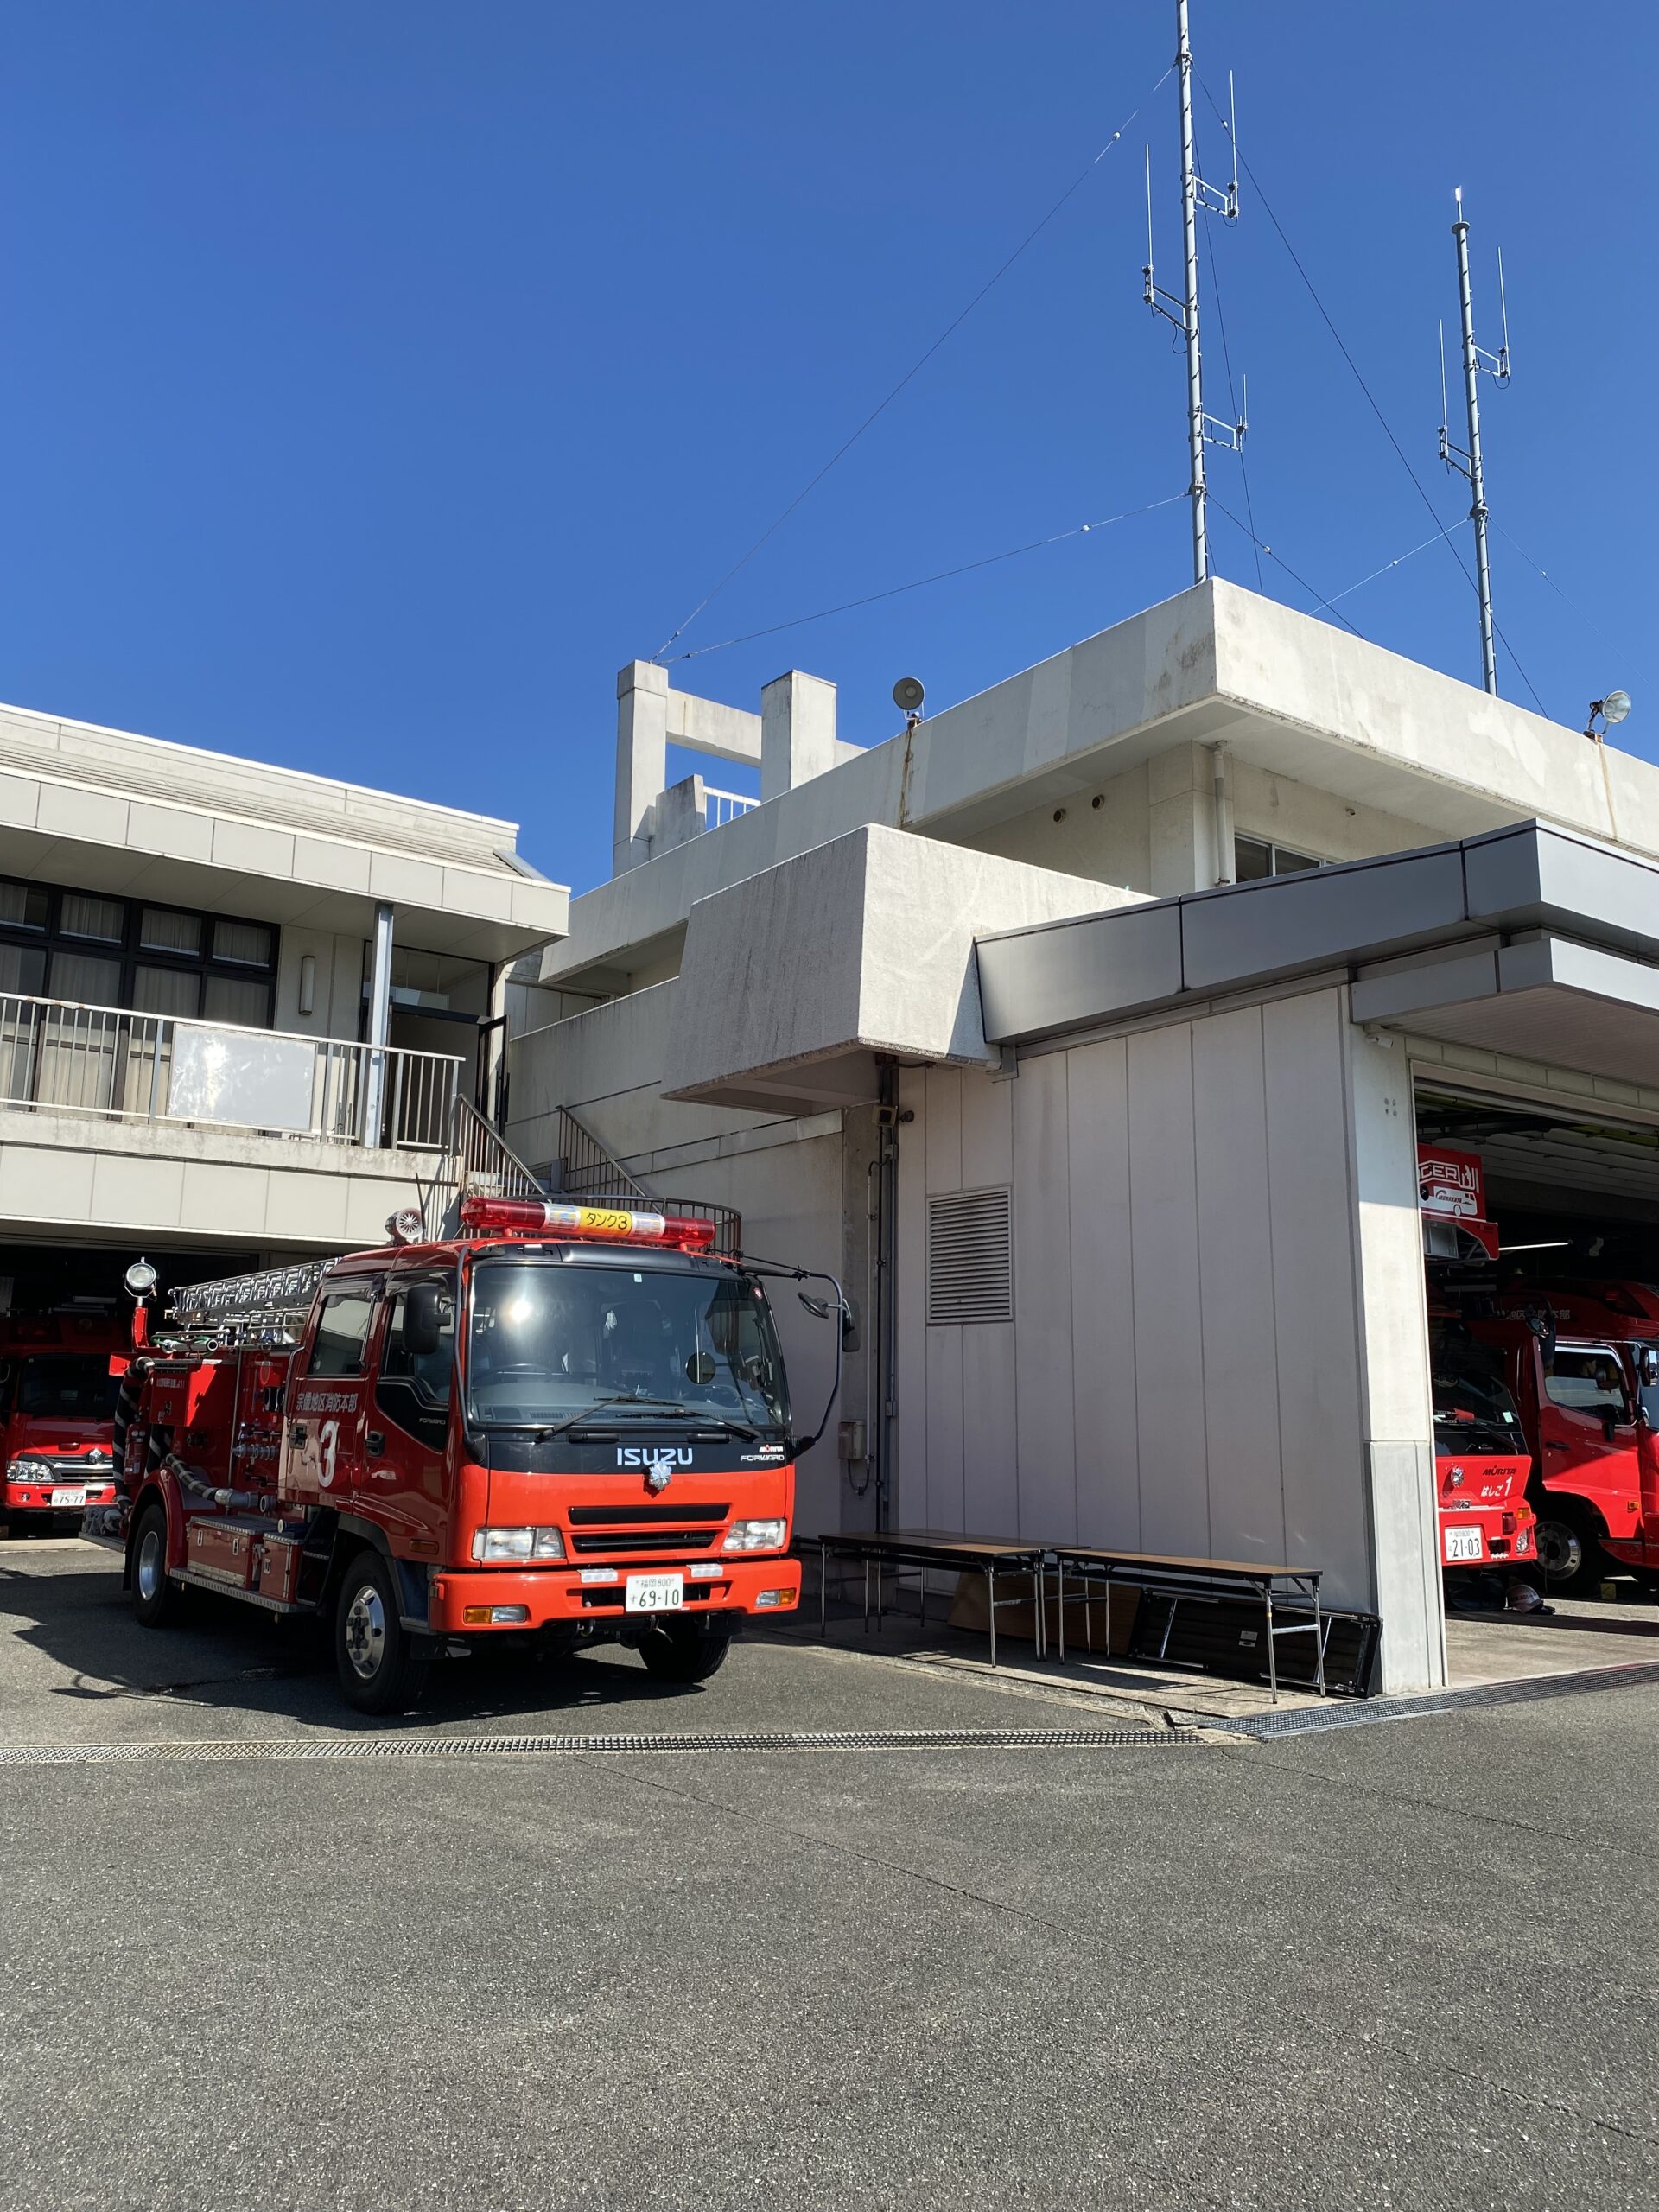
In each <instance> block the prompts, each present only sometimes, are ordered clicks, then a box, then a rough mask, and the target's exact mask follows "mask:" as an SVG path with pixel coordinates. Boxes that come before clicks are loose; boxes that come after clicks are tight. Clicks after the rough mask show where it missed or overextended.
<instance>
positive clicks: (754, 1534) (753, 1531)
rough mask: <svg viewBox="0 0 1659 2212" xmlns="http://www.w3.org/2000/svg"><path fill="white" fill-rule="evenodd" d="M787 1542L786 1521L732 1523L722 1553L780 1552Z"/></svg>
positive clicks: (787, 1528) (787, 1527)
mask: <svg viewBox="0 0 1659 2212" xmlns="http://www.w3.org/2000/svg"><path fill="white" fill-rule="evenodd" d="M788 1541H789V1523H788V1522H787V1521H734V1522H733V1523H732V1525H731V1527H730V1528H729V1529H728V1530H727V1531H726V1541H725V1542H724V1543H723V1544H722V1545H721V1551H723V1552H780V1551H782V1549H783V1548H784V1546H785V1544H786V1543H787V1542H788Z"/></svg>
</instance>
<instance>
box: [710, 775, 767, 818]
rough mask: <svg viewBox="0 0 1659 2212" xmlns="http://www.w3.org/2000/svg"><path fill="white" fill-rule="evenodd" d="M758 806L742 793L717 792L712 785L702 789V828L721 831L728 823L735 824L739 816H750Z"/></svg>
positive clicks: (754, 800)
mask: <svg viewBox="0 0 1659 2212" xmlns="http://www.w3.org/2000/svg"><path fill="white" fill-rule="evenodd" d="M759 805H760V800H759V799H758V798H749V797H748V796H747V793H745V792H743V791H715V789H714V787H713V786H712V785H709V784H705V785H703V787H702V826H703V828H704V829H724V828H725V826H726V824H727V823H728V822H735V821H736V820H737V817H739V815H740V814H752V813H753V811H754V810H755V808H756V807H757V806H759Z"/></svg>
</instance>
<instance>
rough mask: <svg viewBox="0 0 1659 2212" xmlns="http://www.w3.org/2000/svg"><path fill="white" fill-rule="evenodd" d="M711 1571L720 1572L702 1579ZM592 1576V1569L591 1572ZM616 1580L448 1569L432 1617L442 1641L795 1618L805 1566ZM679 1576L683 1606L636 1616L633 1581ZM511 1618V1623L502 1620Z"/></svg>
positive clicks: (758, 1563) (643, 1565)
mask: <svg viewBox="0 0 1659 2212" xmlns="http://www.w3.org/2000/svg"><path fill="white" fill-rule="evenodd" d="M710 1567H713V1568H714V1569H715V1573H712V1574H709V1573H706V1572H705V1573H696V1569H698V1568H702V1569H704V1570H706V1569H708V1568H710ZM588 1572H589V1573H592V1572H593V1570H592V1569H591V1568H590V1569H589V1570H588ZM611 1572H613V1573H614V1574H615V1577H616V1579H615V1580H614V1581H613V1582H598V1581H587V1582H584V1581H583V1580H582V1570H581V1569H580V1568H577V1567H527V1568H521V1567H480V1568H477V1569H474V1568H465V1569H461V1568H457V1569H455V1570H454V1571H453V1572H452V1571H451V1570H450V1569H449V1568H448V1567H446V1568H444V1569H442V1571H441V1572H440V1573H436V1574H435V1575H434V1576H433V1577H432V1582H431V1589H430V1596H429V1612H428V1618H429V1622H430V1624H431V1626H432V1628H433V1630H435V1632H436V1633H437V1634H439V1635H443V1636H472V1635H475V1634H477V1633H480V1632H481V1631H483V1632H486V1631H487V1630H490V1629H492V1628H498V1629H513V1628H516V1629H520V1630H523V1629H526V1628H546V1627H549V1626H550V1625H551V1624H555V1623H557V1624H562V1625H564V1626H569V1625H573V1624H580V1623H583V1622H585V1623H586V1624H588V1626H590V1627H594V1628H599V1627H603V1628H614V1627H616V1626H618V1625H620V1624H621V1623H622V1622H623V1621H625V1620H626V1621H629V1622H634V1621H638V1622H639V1623H641V1624H644V1623H645V1622H647V1621H653V1620H661V1619H663V1618H665V1617H666V1618H680V1619H688V1618H689V1619H695V1618H696V1617H697V1616H698V1615H699V1614H701V1613H745V1614H747V1613H753V1614H755V1615H757V1616H758V1617H759V1618H761V1619H763V1620H764V1619H765V1618H766V1617H767V1615H769V1614H772V1613H785V1612H792V1611H794V1610H795V1608H796V1607H797V1606H798V1605H799V1604H800V1601H801V1564H800V1561H799V1560H795V1559H791V1558H790V1557H789V1556H788V1555H787V1554H781V1555H779V1554H774V1555H773V1556H772V1557H770V1558H762V1559H754V1558H739V1559H720V1560H695V1561H686V1560H636V1561H634V1563H633V1564H632V1566H627V1567H622V1566H619V1567H615V1568H614V1569H613V1570H611ZM632 1574H645V1575H651V1576H652V1577H655V1576H658V1575H663V1574H678V1575H682V1576H683V1578H684V1603H683V1605H682V1606H681V1607H680V1608H678V1609H677V1610H675V1611H670V1612H669V1613H668V1614H667V1615H666V1616H665V1615H664V1613H663V1612H658V1611H652V1612H630V1611H628V1607H627V1588H628V1577H629V1576H630V1575H632ZM503 1616H505V1618H503Z"/></svg>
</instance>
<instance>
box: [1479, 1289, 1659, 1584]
mask: <svg viewBox="0 0 1659 2212" xmlns="http://www.w3.org/2000/svg"><path fill="white" fill-rule="evenodd" d="M1496 1302H1497V1306H1498V1307H1499V1309H1500V1310H1501V1312H1502V1313H1503V1315H1504V1317H1505V1319H1503V1321H1501V1322H1493V1323H1488V1324H1485V1325H1483V1326H1482V1328H1481V1333H1483V1334H1484V1335H1487V1336H1488V1337H1491V1338H1493V1339H1494V1340H1497V1339H1498V1338H1500V1337H1502V1338H1503V1339H1504V1340H1505V1341H1506V1344H1507V1348H1508V1350H1509V1352H1510V1359H1511V1362H1512V1371H1513V1374H1514V1376H1515V1382H1516V1389H1517V1394H1518V1395H1520V1397H1521V1400H1522V1417H1523V1420H1524V1421H1526V1422H1527V1424H1528V1433H1529V1434H1531V1435H1534V1436H1535V1438H1536V1439H1537V1442H1538V1446H1539V1451H1538V1457H1539V1459H1540V1460H1541V1466H1540V1468H1539V1469H1538V1471H1537V1472H1536V1473H1535V1477H1534V1484H1533V1488H1534V1496H1535V1502H1536V1503H1537V1507H1538V1548H1539V1557H1540V1559H1541V1561H1542V1563H1543V1565H1544V1567H1545V1570H1546V1572H1547V1573H1548V1576H1549V1579H1550V1580H1551V1581H1552V1582H1555V1583H1558V1584H1561V1585H1564V1586H1567V1585H1571V1586H1575V1587H1580V1588H1588V1587H1591V1586H1593V1585H1594V1584H1595V1583H1596V1581H1597V1580H1599V1577H1600V1576H1601V1575H1602V1574H1603V1573H1605V1572H1607V1571H1608V1570H1610V1569H1624V1570H1628V1569H1630V1568H1634V1569H1635V1570H1636V1571H1637V1573H1638V1574H1640V1575H1642V1576H1643V1577H1644V1578H1646V1577H1649V1576H1652V1575H1655V1574H1659V1433H1656V1422H1659V1291H1656V1290H1655V1288H1654V1287H1653V1286H1652V1285H1650V1284H1647V1283H1639V1282H1617V1281H1607V1282H1594V1281H1583V1282H1574V1281H1565V1282H1548V1283H1528V1284H1515V1285H1511V1286H1510V1287H1507V1288H1505V1289H1503V1290H1502V1291H1500V1292H1499V1293H1498V1294H1497V1301H1496ZM1529 1408H1530V1409H1531V1410H1530V1411H1529Z"/></svg>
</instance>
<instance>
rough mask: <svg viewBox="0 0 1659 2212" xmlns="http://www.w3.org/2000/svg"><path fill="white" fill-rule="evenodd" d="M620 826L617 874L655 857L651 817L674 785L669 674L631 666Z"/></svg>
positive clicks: (622, 677)
mask: <svg viewBox="0 0 1659 2212" xmlns="http://www.w3.org/2000/svg"><path fill="white" fill-rule="evenodd" d="M616 702H617V704H616V823H615V828H614V830H613V841H612V846H611V873H612V874H613V875H621V874H625V873H626V871H627V870H628V869H629V868H638V867H639V863H640V861H645V860H649V859H650V857H651V817H652V808H653V807H654V806H655V805H656V804H657V800H658V795H659V793H660V792H661V791H662V788H663V786H664V784H665V783H666V782H667V781H668V671H667V670H666V669H662V668H658V666H657V665H656V664H655V663H654V662H653V661H648V660H635V661H630V662H629V664H628V665H627V666H626V668H625V669H621V670H620V671H618V674H617V678H616Z"/></svg>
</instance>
